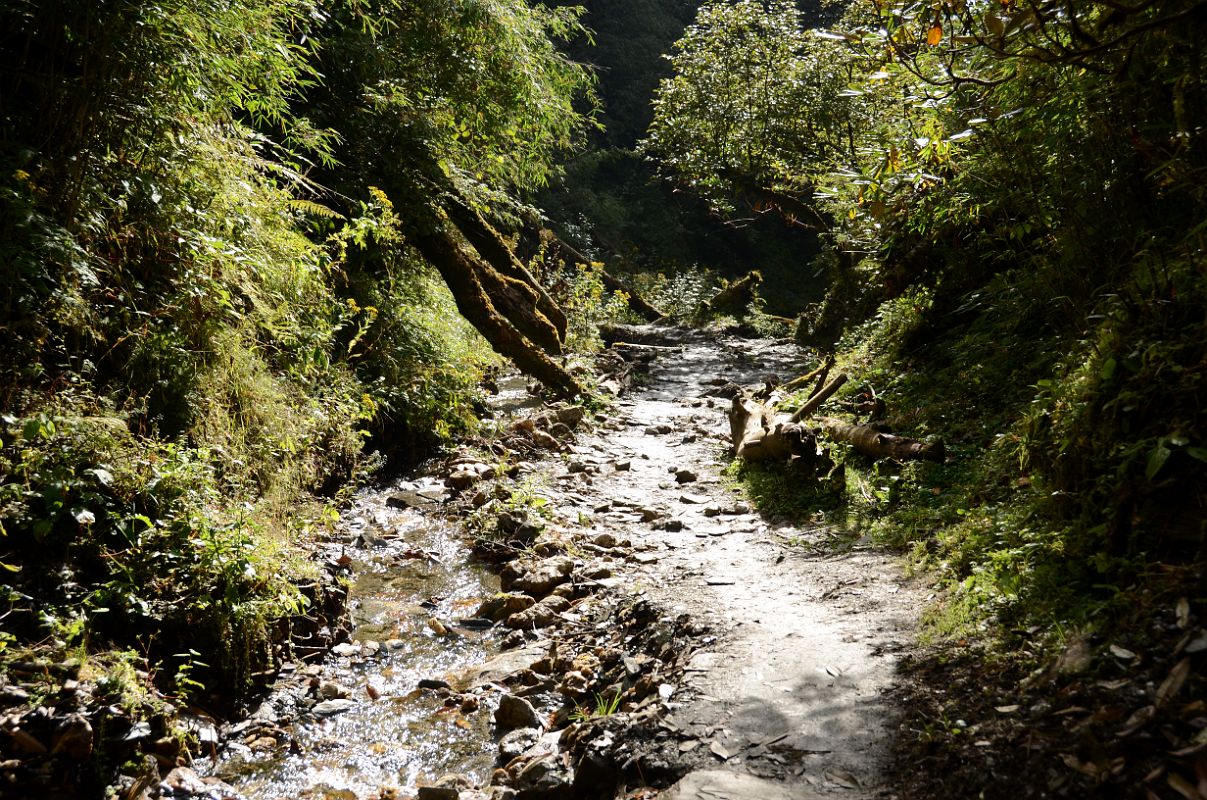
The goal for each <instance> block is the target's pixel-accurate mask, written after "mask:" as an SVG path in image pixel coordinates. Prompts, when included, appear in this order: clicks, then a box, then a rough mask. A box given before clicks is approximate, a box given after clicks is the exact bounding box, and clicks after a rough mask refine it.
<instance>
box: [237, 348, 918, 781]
mask: <svg viewBox="0 0 1207 800" xmlns="http://www.w3.org/2000/svg"><path fill="white" fill-rule="evenodd" d="M631 333H632V334H633V335H634V336H635V337H639V338H641V339H642V340H643V341H644V342H645V343H643V344H627V345H626V344H617V345H615V348H616V350H617V351H620V352H627V354H628V356H629V358H631V359H632V360H633V361H639V362H641V363H642V364H643V367H642V370H643V371H642V372H641V373H640V374H639V375H638V377H637V379H636V381H635V383H636V385H635V386H634V388H632V389H631V390H630V391H629V392H628V393H627V394H625V395H624V396H623V397H622V398H621V399H618V400H616V401H615V402H614V403H613V404H612V406H611V407H610V408H609V409H608V410H607V411H606V412H605V413H603V414H601V415H598V416H597V417H596V424H595V425H594V426H593V427H592V428H590V429H584V430H581V431H580V432H579V435H578V437H577V439H576V440H575V441H574V442H573V443H572V444H569V445H567V446H566V447H565V449H564V450H563V451H562V452H560V453H558V454H557V455H546V456H544V457H543V458H537V459H533V460H530V461H524V462H521V463H519V464H517V465H516V469H517V470H518V471H519V472H518V474H517V475H516V476H515V479H514V481H513V482H508V481H502V482H500V484H499V485H498V486H496V487H494V488H493V489H489V491H492V492H493V491H495V490H497V489H504V490H509V491H511V492H513V493H515V494H516V495H519V496H523V497H525V498H527V500H526V502H528V503H533V505H532V506H531V507H529V509H528V510H529V512H532V511H533V510H534V509H535V508H539V509H540V516H541V518H542V520H543V523H542V528H543V530H542V533H541V537H550V538H548V539H546V540H542V539H541V538H540V537H538V539H537V541H536V542H534V543H533V544H532V545H530V546H529V547H528V548H525V549H523V550H522V551H520V552H519V553H513V554H512V556H516V557H515V558H514V560H512V561H509V563H508V564H507V565H506V567H504V570H503V573H504V580H503V587H504V588H509V591H512V592H514V591H515V589H516V585H518V584H521V583H523V579H519V578H516V577H515V575H517V574H527V575H529V576H532V575H542V574H543V575H546V576H548V575H549V574H550V573H549V572H548V570H549V569H550V568H551V566H552V565H555V564H570V563H571V562H572V563H573V566H572V568H571V567H568V568H567V569H569V570H570V572H569V573H567V571H566V570H562V572H561V574H562V575H563V577H562V578H561V579H560V580H563V581H568V582H567V583H564V585H561V586H559V587H558V588H559V589H560V590H565V592H564V595H563V597H562V598H555V597H552V595H551V590H552V584H550V585H548V586H545V587H544V588H542V589H539V590H537V589H530V588H524V589H523V590H524V591H529V592H531V593H532V594H533V595H534V596H535V597H546V599H545V600H542V601H541V604H538V605H537V606H533V607H531V608H530V609H529V610H528V611H523V612H522V613H524V614H530V613H532V612H534V611H535V610H536V609H538V608H541V607H543V604H544V603H548V602H549V601H551V600H552V601H560V603H561V605H560V606H556V607H555V608H559V609H560V610H557V611H555V613H553V614H550V615H548V617H547V619H545V620H543V621H541V622H539V623H538V622H532V621H531V618H530V619H529V621H527V622H524V623H520V624H516V623H515V621H514V620H513V619H510V618H508V619H506V624H505V625H494V626H492V625H491V621H490V619H482V617H487V616H489V617H491V619H495V620H501V619H502V617H500V616H497V615H492V614H491V612H489V611H487V610H486V609H487V608H488V606H489V605H490V603H492V602H494V601H496V600H498V599H499V598H501V597H507V596H509V595H499V594H498V589H499V580H498V578H496V577H495V576H494V575H493V574H488V573H487V571H486V568H485V566H484V565H482V564H480V563H476V562H475V561H474V560H473V559H472V558H471V557H470V553H469V551H468V550H467V549H466V546H465V544H464V543H463V542H462V533H461V530H460V529H461V528H462V527H463V526H464V525H465V524H466V523H468V522H469V520H467V519H466V518H465V517H463V516H462V514H471V515H472V514H473V513H475V512H473V511H472V510H470V507H471V506H474V505H477V503H475V502H474V501H473V500H472V499H471V498H472V497H473V496H474V495H481V496H484V495H485V494H486V491H482V492H479V491H478V489H476V488H470V489H468V491H464V492H462V493H461V494H460V495H459V499H452V498H450V495H449V491H448V489H446V488H444V487H443V486H442V485H441V484H440V482H439V478H437V477H434V476H428V477H423V478H420V479H418V480H416V481H408V482H403V483H400V484H397V485H395V486H394V487H392V488H390V489H386V490H384V491H383V490H374V491H370V492H366V493H364V494H363V495H362V496H361V497H360V498H359V499H358V501H357V503H356V504H355V506H354V507H353V508H352V509H350V510H349V512H348V513H347V515H346V516H345V521H344V525H343V527H342V530H341V531H340V532H339V533H337V534H336V535H335V537H334V539H333V540H332V541H331V542H329V543H328V544H327V547H328V550H329V552H328V558H329V559H330V560H331V561H332V562H333V563H340V564H344V563H347V564H348V567H349V569H350V571H351V572H352V573H354V574H355V576H356V579H355V584H354V587H353V589H352V601H353V602H352V609H353V610H352V621H353V624H354V626H355V627H354V630H353V631H352V640H351V641H350V642H348V643H345V644H341V645H339V646H337V647H336V648H335V649H334V652H332V653H330V654H328V655H326V657H325V658H323V660H322V661H321V663H312V664H309V665H305V666H299V667H298V668H291V669H290V670H288V671H286V672H285V673H284V674H283V676H282V678H281V680H280V681H278V685H277V687H276V689H275V691H274V692H273V693H272V695H271V696H270V697H269V698H268V699H266V700H265V701H264V702H263V703H262V704H261V706H260V708H259V710H257V711H256V713H255V714H254V715H253V717H252V718H251V719H249V720H248V721H246V722H243V723H240V724H238V725H235V726H233V727H230V728H228V729H227V730H226V731H225V732H224V733H225V735H224V738H225V739H226V742H227V743H226V745H225V746H224V747H223V749H222V757H221V758H220V759H219V761H218V762H216V763H215V765H214V767H213V773H214V774H215V775H216V776H217V777H220V778H221V779H223V780H226V781H229V782H230V783H231V784H233V785H234V787H235V789H234V791H237V792H238V793H239V796H243V797H248V798H251V799H252V800H285V798H294V797H299V796H310V795H311V794H315V793H317V794H318V796H325V797H339V798H362V799H363V798H377V797H387V796H389V797H394V796H400V795H398V794H397V791H402V792H404V794H402V795H401V796H409V795H407V794H405V792H408V791H413V790H416V789H418V787H422V786H429V787H430V786H432V785H433V783H432V782H433V781H437V780H438V779H439V780H441V781H444V778H445V777H449V776H452V777H451V778H449V779H450V780H452V781H453V783H454V784H455V785H456V787H457V788H456V789H455V791H454V790H453V789H452V787H451V786H448V785H446V786H445V789H444V790H447V791H446V794H437V793H433V792H435V791H436V790H435V789H430V790H428V792H429V794H428V795H427V796H430V797H436V796H439V797H445V796H448V797H453V796H456V797H458V798H460V800H470V799H471V798H472V799H473V800H479V798H503V797H518V798H521V799H522V800H566V798H570V797H575V798H577V797H591V798H598V797H605V796H606V797H611V796H612V794H611V793H610V789H611V787H612V786H613V785H614V784H616V783H620V784H622V785H623V786H624V787H626V788H627V792H626V793H625V796H627V797H641V798H651V797H655V796H661V797H665V798H668V800H720V799H721V798H725V799H726V800H809V799H810V798H816V797H831V796H833V797H842V798H850V800H863V799H864V798H873V797H886V796H890V795H891V791H889V790H887V789H885V787H884V786H883V783H884V780H883V767H884V763H885V761H886V760H887V754H888V750H889V748H888V746H887V743H888V742H890V741H891V737H893V736H894V735H895V730H896V727H897V722H896V714H895V713H894V709H893V708H892V706H891V703H890V702H889V701H888V700H887V698H886V694H885V693H886V690H888V689H889V688H890V687H891V686H892V685H893V682H894V676H895V668H896V664H897V657H898V655H899V654H901V653H903V652H905V651H906V650H907V649H908V648H909V643H910V642H911V641H912V635H913V626H914V621H915V619H916V616H917V610H918V608H919V606H920V603H919V600H918V597H917V591H916V589H915V587H914V586H913V585H912V584H911V582H910V581H908V580H907V579H905V578H904V577H903V576H902V574H901V572H900V569H899V567H898V565H897V561H896V559H894V558H892V557H890V556H888V555H886V554H883V553H881V552H879V551H877V550H876V549H875V548H872V547H871V546H870V545H868V544H867V543H866V542H863V541H859V540H854V539H853V538H852V537H851V536H849V535H848V534H846V533H845V532H843V531H842V530H840V529H838V528H836V527H835V526H833V525H830V524H825V523H824V521H819V522H817V523H815V524H811V525H808V526H803V527H802V526H797V525H793V524H791V523H788V522H786V521H783V520H779V519H775V518H769V517H764V516H762V515H760V514H759V513H757V512H755V511H754V510H753V508H752V507H751V504H750V503H748V502H747V501H746V500H744V499H743V498H742V493H741V490H739V489H738V488H737V487H736V484H733V483H732V482H727V481H726V479H725V478H723V477H722V474H721V473H722V470H723V467H724V465H725V463H727V462H728V460H729V456H728V451H729V429H728V420H727V417H726V413H725V412H726V409H727V408H728V407H729V400H727V399H726V398H725V397H724V395H727V394H731V393H732V390H733V388H734V387H733V386H731V385H730V384H744V385H747V386H750V385H753V384H757V383H760V382H762V381H764V380H767V379H770V378H771V377H772V376H777V377H778V378H779V379H780V380H783V379H787V378H790V377H792V376H794V375H796V374H797V373H799V372H800V371H801V365H802V361H803V360H804V354H803V352H802V351H801V350H799V349H798V348H797V347H796V346H795V345H793V344H791V343H790V342H773V341H768V340H744V339H729V338H721V339H717V338H716V337H709V338H705V337H704V336H703V335H702V334H699V333H693V332H690V331H683V330H678V329H659V328H650V327H643V328H635V329H632V331H631ZM514 394H515V392H510V391H509V392H505V393H504V396H501V397H500V398H499V405H500V407H501V406H503V405H507V404H508V403H509V402H510V401H513V400H516V398H515V397H512V396H511V395H514ZM521 394H523V393H522V392H521ZM528 399H531V398H528ZM519 400H520V401H523V398H519ZM519 405H521V406H525V409H524V410H525V412H526V413H530V410H531V403H524V402H519ZM504 416H505V415H504ZM503 424H504V425H505V426H510V425H512V424H514V423H512V422H511V421H510V419H507V420H505V421H504V423H503ZM513 429H514V428H513ZM483 466H484V465H483ZM467 488H468V487H467ZM537 499H539V503H534V501H535V500H537ZM446 501H448V502H446ZM412 502H414V503H417V504H418V505H417V507H409V504H410V503H412ZM399 506H408V507H407V508H400V507H399ZM438 506H442V508H440V509H439V510H438ZM450 523H451V524H450ZM542 541H545V542H546V544H549V543H551V542H556V544H555V545H552V546H551V547H546V546H544V545H542ZM509 570H510V571H512V573H513V575H512V578H510V579H508V578H507V574H508V571H509ZM529 583H533V581H532V580H531V579H529ZM510 596H511V597H515V595H514V594H513V595H510ZM565 598H569V599H565ZM527 602H528V603H529V604H531V603H532V602H534V601H533V600H532V599H528V601H527ZM475 608H477V611H474V610H473V609H475ZM524 608H528V607H527V606H525V607H524ZM512 616H513V617H518V616H520V614H514V615H512ZM478 623H485V625H481V624H478ZM509 629H510V631H509ZM609 652H610V653H612V654H613V655H612V656H611V657H610V658H609V657H608V656H607V655H606V653H609ZM583 659H585V660H583ZM601 662H604V663H605V666H601ZM609 663H610V664H611V665H612V666H610V667H609V666H606V664H609ZM580 664H584V665H588V666H579V665H580ZM577 670H581V671H582V674H580V673H579V672H577ZM584 674H585V675H586V676H587V678H588V679H589V681H587V682H583V681H584ZM576 675H577V678H575V677H574V676H576ZM575 680H578V681H580V682H583V683H582V684H581V685H580V686H579V687H578V688H577V689H571V688H567V687H569V686H571V685H572V684H573V683H574V681H575ZM614 681H615V682H614ZM643 682H644V683H645V684H646V685H645V688H644V689H641V690H640V691H638V690H637V686H640V685H641V684H642V683H643ZM635 685H636V686H635ZM618 687H621V688H618ZM629 687H632V689H633V691H632V692H625V697H626V698H629V699H628V701H627V703H626V705H625V706H624V707H623V708H621V709H620V711H621V713H613V711H615V710H616V709H615V707H614V708H613V709H610V710H607V711H604V712H602V713H601V712H600V710H598V709H596V710H595V711H594V712H592V710H591V709H592V707H593V706H595V704H596V701H599V698H601V697H605V698H607V697H617V698H619V695H620V693H621V692H622V691H623V689H624V688H629ZM508 695H512V696H513V697H512V700H510V701H508V702H510V704H511V705H510V706H509V707H511V708H514V707H516V705H517V703H518V704H519V705H523V704H525V703H527V704H530V707H528V710H527V714H528V717H527V718H526V719H524V720H522V721H520V722H516V723H513V722H511V721H508V722H506V723H503V722H501V719H500V714H501V712H502V710H503V705H504V702H505V700H506V699H507V697H508ZM516 698H522V700H518V701H517V700H516ZM619 702H620V701H619V699H617V703H618V704H619ZM517 727H522V728H526V729H527V733H525V732H524V731H523V730H514V728H517ZM576 730H577V731H578V732H577V733H576V732H575V731H576ZM504 734H506V735H504ZM517 737H518V738H517ZM278 742H288V743H289V747H288V748H287V749H288V752H287V753H286V752H282V749H281V747H280V746H278V744H277V743H278ZM521 742H522V744H520V743H521ZM592 758H597V760H596V761H595V762H593V763H594V767H592V768H594V769H596V772H595V773H592V772H591V771H590V768H588V767H585V766H584V765H589V762H591V759H592ZM555 763H560V764H561V765H562V766H561V767H548V766H546V767H541V765H542V764H545V765H549V764H555ZM492 765H493V766H497V767H506V769H499V770H494V771H493V772H492ZM525 765H527V766H525ZM536 767H541V770H542V771H541V772H540V775H539V776H538V778H535V779H533V780H528V778H526V777H525V776H526V775H530V774H531V773H532V769H535V768H536ZM530 768H531V769H530ZM501 773H506V774H505V775H502V776H501ZM441 776H444V777H441ZM679 778H682V779H681V780H679V781H678V782H677V783H676V782H675V781H676V779H679ZM500 782H501V783H500ZM445 784H447V781H445ZM671 784H674V785H671ZM390 786H399V787H405V788H401V789H399V790H393V789H392V790H391V791H393V792H395V793H393V794H390V793H389V792H386V791H385V789H382V790H381V791H378V787H390ZM473 787H477V788H473ZM505 787H506V788H505ZM651 787H668V788H664V791H662V792H661V793H659V792H658V791H657V790H656V789H654V788H651ZM444 790H442V791H444ZM516 790H518V792H516ZM508 792H516V793H513V794H508ZM420 796H421V797H422V796H424V795H422V794H421V795H420Z"/></svg>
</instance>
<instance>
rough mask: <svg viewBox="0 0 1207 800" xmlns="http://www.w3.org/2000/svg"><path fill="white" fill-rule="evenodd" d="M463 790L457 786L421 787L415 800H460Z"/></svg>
mask: <svg viewBox="0 0 1207 800" xmlns="http://www.w3.org/2000/svg"><path fill="white" fill-rule="evenodd" d="M460 797H461V790H460V789H458V788H457V787H456V786H420V787H419V793H418V794H417V795H415V800H459V798H460Z"/></svg>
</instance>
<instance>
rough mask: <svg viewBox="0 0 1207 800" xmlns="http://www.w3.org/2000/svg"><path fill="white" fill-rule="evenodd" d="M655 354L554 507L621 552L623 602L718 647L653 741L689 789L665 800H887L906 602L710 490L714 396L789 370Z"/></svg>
mask: <svg viewBox="0 0 1207 800" xmlns="http://www.w3.org/2000/svg"><path fill="white" fill-rule="evenodd" d="M664 347H665V349H657V350H654V351H653V352H654V353H655V357H654V359H653V361H652V364H651V367H650V372H649V374H648V377H647V380H646V381H645V385H644V387H643V388H640V389H638V390H636V391H635V392H633V393H631V394H630V396H628V397H627V399H624V400H621V401H619V402H618V404H617V405H616V406H615V407H614V408H613V409H612V412H611V413H612V417H611V418H610V419H608V420H607V421H606V422H605V423H604V424H603V425H602V427H601V428H600V429H599V430H597V431H596V432H595V433H594V434H592V435H589V436H586V437H582V438H580V439H579V441H578V442H577V444H576V445H575V447H574V451H573V454H572V455H570V456H569V457H568V459H567V463H566V465H565V467H566V469H565V471H564V472H562V473H561V474H560V475H557V476H556V477H555V484H556V485H557V486H558V490H557V491H556V492H555V493H554V499H555V502H557V503H559V504H560V506H561V510H562V511H563V512H566V511H568V510H570V511H572V513H575V512H576V513H577V519H578V520H579V522H580V523H584V524H586V525H589V527H590V529H591V530H592V531H594V532H600V531H608V532H613V533H614V534H615V535H616V536H618V537H624V538H627V539H631V540H632V541H633V543H634V548H635V551H636V553H637V555H636V556H635V557H634V559H633V560H632V566H631V567H629V568H628V569H627V570H626V571H625V572H624V573H621V574H620V575H621V577H622V580H623V581H624V583H625V584H627V585H628V586H629V587H631V588H632V589H634V590H636V591H645V592H646V593H647V594H648V595H649V596H651V597H652V598H654V599H656V600H657V601H658V602H659V604H660V605H664V606H667V607H669V608H670V609H672V610H673V611H675V612H677V613H687V614H689V615H691V616H692V617H693V618H694V619H696V620H698V621H701V622H704V623H707V624H708V625H709V627H710V628H711V629H712V630H713V631H715V632H716V633H717V634H718V635H717V638H716V641H715V642H713V643H712V644H711V645H709V646H708V647H707V648H706V649H704V650H702V651H700V652H698V653H697V654H696V655H695V656H693V658H692V659H691V662H690V664H689V665H688V669H687V675H686V680H685V685H684V687H683V689H682V690H681V691H680V693H679V694H677V695H676V696H675V697H674V698H673V702H671V703H669V704H668V705H669V706H670V707H671V709H672V710H671V712H670V713H669V715H668V716H667V717H666V719H665V720H664V722H663V725H664V726H665V727H667V728H668V729H670V730H671V731H672V732H674V733H675V735H676V737H677V738H678V739H679V745H678V748H679V753H680V758H681V759H682V761H683V762H684V763H683V766H686V767H687V768H688V769H690V770H691V773H690V774H689V775H688V776H687V777H686V778H684V779H683V780H682V781H681V782H680V783H679V784H677V785H676V786H675V787H674V788H672V789H671V790H669V791H668V792H667V794H666V795H665V796H666V797H667V798H676V799H677V800H690V799H692V798H700V800H704V799H705V798H709V800H716V799H717V798H729V799H730V800H740V798H749V799H750V800H775V799H776V798H801V799H802V800H803V799H804V798H812V797H817V796H841V797H850V798H859V797H877V796H891V787H885V786H884V785H882V783H883V782H882V776H881V764H882V760H883V756H884V754H885V750H886V747H885V742H886V740H887V739H888V737H889V736H891V735H892V732H893V731H894V728H895V724H894V723H895V719H894V714H893V710H892V709H891V708H890V707H889V706H888V705H887V701H886V699H885V697H884V694H885V691H886V690H887V689H888V688H889V687H890V686H891V684H892V681H893V676H894V669H895V664H896V659H895V655H894V654H895V653H899V652H901V651H902V650H903V649H904V648H905V647H906V646H907V643H908V642H909V641H910V639H911V632H912V629H913V625H914V621H915V619H916V612H917V608H918V601H917V596H916V590H915V589H914V588H913V587H911V585H910V583H909V581H907V580H906V579H905V578H904V577H903V576H902V574H901V571H900V569H899V568H898V566H897V564H896V561H895V559H894V558H892V557H890V556H887V555H885V554H883V553H880V552H878V551H877V550H875V549H874V548H872V547H870V546H868V545H866V543H863V542H858V541H856V542H853V543H852V542H849V541H847V542H846V543H845V546H844V547H843V548H841V549H842V550H843V552H842V554H841V555H834V554H833V552H834V550H835V547H834V542H835V541H837V540H840V539H841V536H840V534H839V533H838V532H836V531H835V530H834V529H832V528H831V527H829V526H826V525H822V524H819V525H816V526H811V527H804V528H801V527H794V526H792V525H790V524H787V523H785V522H781V521H776V520H771V519H765V518H763V517H761V516H760V515H759V514H757V513H754V512H753V511H752V509H751V508H750V507H749V505H748V504H747V503H746V502H744V501H743V500H742V499H741V495H740V492H739V490H737V489H736V488H734V487H733V486H731V485H728V484H727V482H726V481H725V480H724V479H723V478H722V477H721V474H720V473H721V470H722V468H723V464H724V462H725V460H726V458H725V455H726V451H727V448H728V438H729V437H728V422H727V419H726V416H725V410H726V408H727V407H728V401H726V400H724V399H722V398H719V397H717V396H716V395H720V394H724V391H723V390H721V389H720V388H719V387H721V386H723V385H724V384H727V383H729V382H731V381H732V382H735V383H739V384H751V383H757V382H760V381H761V380H762V379H764V378H765V377H766V376H768V375H773V374H774V375H778V376H780V377H781V378H790V377H792V376H794V375H795V374H797V373H798V372H800V371H801V366H802V365H801V364H800V363H799V358H800V354H799V352H798V351H797V350H796V349H795V348H794V347H793V346H791V345H789V344H783V343H779V344H776V343H771V342H765V341H742V340H733V341H728V342H723V343H721V344H717V343H715V342H710V343H705V342H688V343H684V344H680V345H675V346H670V347H666V346H665V345H664ZM844 541H845V540H844Z"/></svg>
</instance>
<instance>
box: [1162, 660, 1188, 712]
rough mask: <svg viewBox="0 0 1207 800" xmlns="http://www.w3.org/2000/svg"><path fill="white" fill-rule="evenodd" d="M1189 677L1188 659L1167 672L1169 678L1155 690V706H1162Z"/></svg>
mask: <svg viewBox="0 0 1207 800" xmlns="http://www.w3.org/2000/svg"><path fill="white" fill-rule="evenodd" d="M1189 676H1190V659H1189V658H1183V659H1182V660H1181V661H1179V662H1178V663H1177V664H1175V665H1174V668H1173V669H1171V670H1170V671H1169V676H1168V677H1167V678H1166V679H1165V680H1164V681H1162V683H1161V685H1160V686H1159V687H1158V688H1157V705H1158V706H1163V705H1165V704H1166V703H1167V702H1169V700H1170V698H1172V697H1173V696H1174V695H1176V694H1177V693H1178V692H1179V691H1181V689H1182V684H1184V683H1186V678H1187V677H1189Z"/></svg>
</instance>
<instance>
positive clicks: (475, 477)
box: [444, 434, 552, 491]
mask: <svg viewBox="0 0 1207 800" xmlns="http://www.w3.org/2000/svg"><path fill="white" fill-rule="evenodd" d="M546 435H547V434H546ZM550 438H552V437H550ZM493 477H495V469H494V467H491V466H490V465H489V464H486V463H484V462H482V461H459V462H456V463H454V464H452V465H451V466H450V468H449V473H448V477H446V478H445V479H444V482H445V483H446V484H448V486H449V487H450V488H452V489H455V490H457V491H461V490H463V489H468V488H469V487H471V486H473V485H474V484H475V483H478V482H479V481H483V480H490V479H491V478H493Z"/></svg>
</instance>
